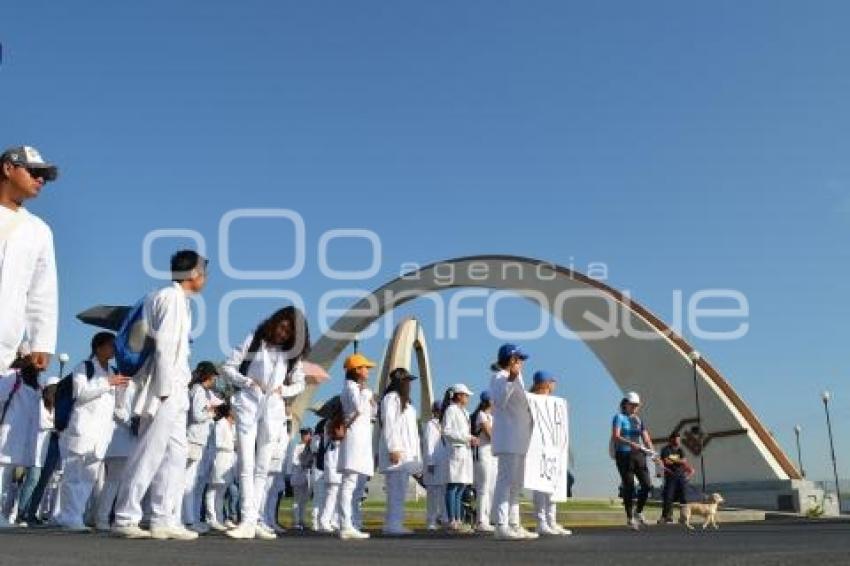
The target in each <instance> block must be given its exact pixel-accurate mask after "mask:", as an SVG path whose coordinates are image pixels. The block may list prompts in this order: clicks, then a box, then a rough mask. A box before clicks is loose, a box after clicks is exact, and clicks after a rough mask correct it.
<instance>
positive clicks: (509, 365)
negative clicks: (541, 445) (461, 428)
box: [490, 344, 537, 540]
mask: <svg viewBox="0 0 850 566" xmlns="http://www.w3.org/2000/svg"><path fill="white" fill-rule="evenodd" d="M527 359H528V355H527V354H526V353H525V352H524V351H522V349H520V348H519V347H518V346H516V345H514V344H505V345H503V346H502V347H501V348H499V353H498V357H497V361H496V363H495V364H494V366H493V370H494V372H495V373H493V377H492V379H491V380H490V396H491V398H492V401H493V438H492V446H493V455H495V456H497V457H498V458H499V473H498V475H497V476H496V489H495V493H494V496H493V503H494V504H495V506H496V523H497V526H496V538H498V539H504V540H522V539H534V538H537V534H536V533H532V532H529V531H527V530H526V529H525V528H523V526H522V523H521V522H520V516H519V498H520V495H521V493H522V487H523V483H524V479H525V455H526V454H527V453H528V446H529V444H530V443H531V431H532V425H533V422H532V419H531V409H530V408H529V406H528V399H527V398H526V396H525V384H524V383H523V379H522V364H523V362H524V361H525V360H527Z"/></svg>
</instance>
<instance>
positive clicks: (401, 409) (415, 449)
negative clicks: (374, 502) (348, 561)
mask: <svg viewBox="0 0 850 566" xmlns="http://www.w3.org/2000/svg"><path fill="white" fill-rule="evenodd" d="M415 379H418V378H417V377H416V376H415V375H412V374H411V373H410V372H409V371H407V370H406V369H404V368H396V369H394V370H392V371H391V372H390V375H389V384H388V385H387V389H386V391H385V392H384V397H383V399H381V408H380V413H379V419H378V420H379V422H380V425H381V435H380V446H379V449H378V464H379V467H380V470H381V473H382V474H384V478H385V485H386V490H387V506H386V514H385V518H384V534H388V535H395V536H399V535H410V534H413V531H411V530H410V529H407V528H405V526H404V502H405V497H406V495H407V485H408V483H409V482H410V476H411V475H413V474H419V473H420V472H421V471H422V454H421V444H420V441H419V423H418V422H417V419H416V408H415V407H414V406H413V403H412V402H411V399H410V383H411V382H412V381H413V380H415Z"/></svg>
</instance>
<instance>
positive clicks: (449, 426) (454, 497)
mask: <svg viewBox="0 0 850 566" xmlns="http://www.w3.org/2000/svg"><path fill="white" fill-rule="evenodd" d="M471 395H472V391H470V390H469V388H468V387H467V386H466V385H464V384H463V383H458V384H455V385H453V386H452V387H451V388H450V389H449V391H448V392H447V395H446V397H449V398H450V402H449V404H448V406H447V407H446V409H445V411H444V412H443V440H444V442H445V444H446V447H447V450H448V477H447V480H448V483H447V486H446V509H447V511H448V516H449V530H451V531H453V532H456V533H469V532H471V531H470V529H469V527H468V526H467V525H464V524H463V517H462V508H463V492H464V490H465V489H466V487H467V486H469V485H472V482H473V469H472V466H473V465H472V449H473V448H474V447H476V446H478V439H477V438H476V437H474V436H472V428H471V427H470V426H469V414H468V413H467V412H466V406H467V405H468V404H469V397H470V396H471Z"/></svg>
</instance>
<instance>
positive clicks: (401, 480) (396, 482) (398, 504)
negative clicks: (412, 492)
mask: <svg viewBox="0 0 850 566" xmlns="http://www.w3.org/2000/svg"><path fill="white" fill-rule="evenodd" d="M409 480H410V474H409V473H408V472H386V474H385V475H384V482H385V485H386V490H387V507H386V510H385V516H384V528H385V529H401V528H403V527H404V501H405V499H406V496H407V484H408V481H409Z"/></svg>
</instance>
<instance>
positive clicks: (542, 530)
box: [537, 523, 559, 537]
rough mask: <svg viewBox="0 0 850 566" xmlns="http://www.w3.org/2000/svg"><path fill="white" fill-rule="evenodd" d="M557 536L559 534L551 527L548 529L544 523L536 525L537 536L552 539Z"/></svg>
mask: <svg viewBox="0 0 850 566" xmlns="http://www.w3.org/2000/svg"><path fill="white" fill-rule="evenodd" d="M558 534H559V533H558V532H557V531H556V530H555V529H553V528H552V527H550V526H549V525H547V524H546V523H541V524H539V525H537V535H538V536H541V537H554V536H557V535H558Z"/></svg>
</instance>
